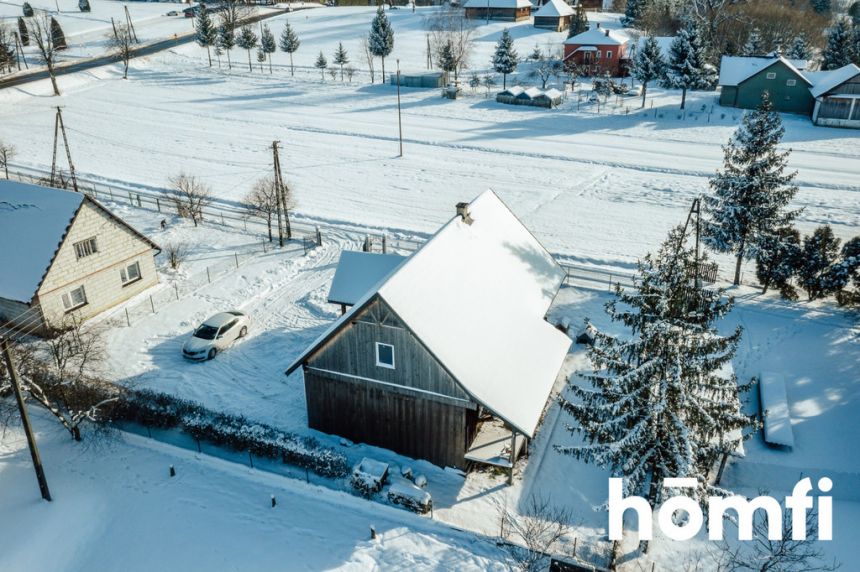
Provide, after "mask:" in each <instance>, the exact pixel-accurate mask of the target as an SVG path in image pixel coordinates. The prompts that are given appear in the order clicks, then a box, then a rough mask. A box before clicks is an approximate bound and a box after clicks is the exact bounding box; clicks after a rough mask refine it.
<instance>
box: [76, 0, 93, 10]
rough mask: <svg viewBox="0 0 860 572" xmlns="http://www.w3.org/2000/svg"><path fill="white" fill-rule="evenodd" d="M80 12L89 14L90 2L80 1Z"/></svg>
mask: <svg viewBox="0 0 860 572" xmlns="http://www.w3.org/2000/svg"><path fill="white" fill-rule="evenodd" d="M78 10H80V11H81V12H89V11H90V10H91V8H90V0H78Z"/></svg>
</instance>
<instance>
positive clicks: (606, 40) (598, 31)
mask: <svg viewBox="0 0 860 572" xmlns="http://www.w3.org/2000/svg"><path fill="white" fill-rule="evenodd" d="M607 32H608V34H607ZM629 41H630V39H629V38H628V37H627V36H625V35H624V34H622V33H621V32H618V31H617V30H610V29H609V28H591V29H590V30H586V31H585V32H582V33H580V34H577V35H575V36H573V37H571V38H568V39H566V40H565V41H564V43H565V44H588V45H592V46H621V45H624V44H626V43H627V42H629Z"/></svg>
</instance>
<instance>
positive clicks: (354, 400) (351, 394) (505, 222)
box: [287, 191, 571, 469]
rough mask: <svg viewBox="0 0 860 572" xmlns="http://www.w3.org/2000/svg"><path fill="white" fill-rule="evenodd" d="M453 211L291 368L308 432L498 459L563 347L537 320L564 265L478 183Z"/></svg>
mask: <svg viewBox="0 0 860 572" xmlns="http://www.w3.org/2000/svg"><path fill="white" fill-rule="evenodd" d="M457 211H458V214H457V215H456V216H455V217H454V218H453V219H451V220H450V221H449V222H448V223H447V224H446V225H445V226H443V227H442V228H441V230H439V231H438V232H437V233H436V234H435V235H434V236H433V237H432V238H431V239H430V240H429V241H428V242H426V243H425V244H424V245H423V246H422V247H421V249H419V250H418V251H417V252H415V253H414V254H412V255H411V256H410V257H409V258H407V259H406V260H404V261H402V262H401V263H399V264H397V265H393V266H392V268H391V269H390V270H389V271H388V273H387V274H385V275H383V276H380V277H379V279H378V281H377V282H376V283H374V284H372V285H371V286H370V287H369V288H367V290H366V292H364V293H363V294H362V296H361V297H360V299H358V300H355V303H354V305H352V307H351V308H350V309H349V310H348V311H347V312H346V313H345V314H344V315H343V316H341V317H340V318H339V319H338V320H337V321H335V322H334V323H333V324H332V325H331V326H330V327H329V328H327V329H326V331H325V332H323V333H322V335H320V336H319V337H318V338H317V339H316V340H315V341H314V342H313V343H312V344H311V345H310V346H309V347H308V348H307V349H306V350H305V351H304V352H302V354H301V355H299V356H298V357H297V358H296V359H295V361H294V362H293V363H292V364H291V365H290V366H289V368H288V369H287V374H288V375H289V374H290V373H292V372H293V371H295V370H297V369H299V368H301V369H302V371H303V373H304V383H305V396H306V400H307V410H308V424H309V425H310V427H311V428H313V429H317V430H319V431H323V432H325V433H330V434H335V435H340V436H343V437H347V438H349V439H352V440H353V441H357V442H363V443H368V444H372V445H377V446H381V447H385V448H387V449H391V450H393V451H396V452H398V453H401V454H404V455H408V456H411V457H415V458H420V459H427V460H429V461H431V462H433V463H436V464H438V465H442V466H452V467H458V468H464V469H465V468H467V467H468V465H469V464H470V463H472V462H474V463H483V464H490V465H496V466H501V467H505V468H508V469H512V467H513V464H514V462H515V461H516V458H517V456H518V454H519V453H520V452H521V451H522V449H523V446H524V444H525V442H526V440H527V439H529V438H532V437H533V436H534V435H535V432H536V431H537V428H538V425H539V423H540V420H541V417H542V415H543V412H544V409H545V407H546V406H547V403H548V400H549V397H550V394H551V392H552V391H553V387H554V386H555V383H556V380H557V377H558V375H559V370H560V368H561V365H562V362H563V361H564V358H565V356H566V355H567V352H568V349H569V347H570V344H571V340H570V339H569V338H568V337H567V336H566V335H565V334H564V333H562V332H561V331H559V330H558V329H556V328H555V327H554V326H553V325H551V324H550V323H549V322H547V321H546V319H545V317H546V313H547V311H548V309H549V307H550V305H551V303H552V301H553V299H554V297H555V295H556V292H557V291H558V289H559V288H560V287H561V284H562V281H563V279H564V275H565V273H564V270H563V269H562V268H561V267H559V265H558V264H557V263H556V262H555V260H554V259H553V257H552V256H551V255H550V254H549V253H548V252H547V251H546V249H545V248H544V247H543V246H542V245H541V244H540V243H539V242H538V240H537V239H536V238H535V237H534V236H533V235H532V234H531V233H530V232H529V230H528V229H527V228H526V227H525V226H523V224H522V223H521V222H520V221H519V220H518V219H517V217H516V216H515V215H514V214H513V213H512V212H511V211H510V210H509V209H508V207H507V206H506V205H505V204H504V203H503V202H502V201H501V200H500V199H499V197H498V196H497V195H496V194H495V193H493V192H492V191H487V192H485V193H483V194H482V195H480V196H479V197H478V198H476V199H475V200H474V201H472V202H471V203H468V204H466V203H461V204H459V205H457ZM351 293H352V292H351Z"/></svg>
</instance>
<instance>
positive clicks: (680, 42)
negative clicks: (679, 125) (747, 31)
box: [666, 19, 714, 109]
mask: <svg viewBox="0 0 860 572" xmlns="http://www.w3.org/2000/svg"><path fill="white" fill-rule="evenodd" d="M713 81H714V78H713V73H712V71H711V69H710V67H709V66H708V60H707V57H706V54H705V47H704V45H703V44H702V40H701V34H700V33H699V29H698V26H696V23H695V22H694V21H693V20H692V19H687V21H686V22H685V23H684V25H683V27H682V28H681V29H680V30H678V34H677V35H676V36H675V39H674V40H672V45H671V47H670V48H669V62H668V64H667V68H666V85H667V86H668V87H673V88H675V89H680V90H682V91H681V109H684V106H685V105H686V102H687V90H688V89H709V88H711V87H713Z"/></svg>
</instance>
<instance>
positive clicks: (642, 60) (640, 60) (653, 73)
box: [630, 35, 666, 107]
mask: <svg viewBox="0 0 860 572" xmlns="http://www.w3.org/2000/svg"><path fill="white" fill-rule="evenodd" d="M630 74H631V75H632V76H633V77H635V78H636V79H638V80H639V82H640V83H641V84H642V106H641V107H645V95H646V93H647V92H648V82H649V81H653V80H655V79H660V78H662V77H663V76H664V75H665V74H666V62H665V60H663V54H662V53H661V51H660V46H659V45H658V44H657V39H656V38H655V37H654V36H653V35H649V36H648V37H647V38H646V39H645V42H644V43H643V44H642V49H641V50H639V51H638V52H636V55H635V57H634V58H633V69H631V70H630Z"/></svg>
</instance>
